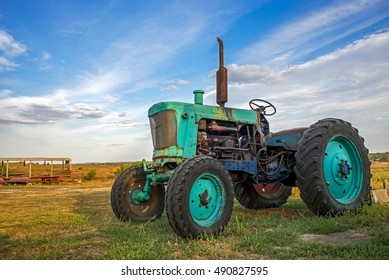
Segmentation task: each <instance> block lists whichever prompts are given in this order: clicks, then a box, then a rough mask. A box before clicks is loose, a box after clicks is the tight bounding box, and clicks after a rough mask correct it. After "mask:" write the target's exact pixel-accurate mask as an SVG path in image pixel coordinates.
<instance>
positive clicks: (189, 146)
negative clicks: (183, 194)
mask: <svg viewBox="0 0 389 280" xmlns="http://www.w3.org/2000/svg"><path fill="white" fill-rule="evenodd" d="M195 92H197V91H195ZM200 95H201V94H200ZM199 102H200V101H199ZM166 110H172V111H174V112H175V113H176V118H175V119H176V121H177V146H171V147H164V148H162V149H154V152H153V164H154V165H156V166H163V165H164V164H166V163H168V162H175V163H178V164H179V163H181V162H182V160H183V159H187V158H191V157H194V156H195V155H196V145H197V131H198V125H197V124H198V121H199V120H201V119H212V120H222V121H231V122H240V123H247V124H255V123H256V118H257V114H256V113H255V112H254V111H252V110H243V109H232V108H222V107H218V106H208V105H199V104H190V103H182V102H160V103H157V104H155V105H153V106H152V107H151V108H150V109H149V113H148V115H149V117H150V118H151V119H152V118H153V116H155V115H156V114H158V113H161V112H164V111H166Z"/></svg>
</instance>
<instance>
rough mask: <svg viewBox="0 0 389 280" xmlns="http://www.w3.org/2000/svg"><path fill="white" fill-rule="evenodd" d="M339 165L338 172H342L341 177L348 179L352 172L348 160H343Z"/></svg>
mask: <svg viewBox="0 0 389 280" xmlns="http://www.w3.org/2000/svg"><path fill="white" fill-rule="evenodd" d="M338 165H339V170H338V173H340V177H341V178H342V179H347V178H348V176H349V175H350V172H351V169H352V168H351V166H350V165H349V164H348V161H347V160H343V159H342V160H341V161H340V163H339V164H338Z"/></svg>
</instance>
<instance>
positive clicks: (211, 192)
mask: <svg viewBox="0 0 389 280" xmlns="http://www.w3.org/2000/svg"><path fill="white" fill-rule="evenodd" d="M224 196H225V195H224V187H223V183H222V182H221V180H220V179H219V178H218V177H217V176H215V175H212V174H203V175H201V176H199V177H198V178H197V179H196V181H195V182H194V184H193V185H192V188H191V190H190V194H189V211H190V214H191V216H192V218H193V220H194V221H195V222H196V224H198V225H199V226H202V227H209V226H211V225H213V224H214V223H215V222H216V221H217V220H219V218H220V217H221V215H222V213H223V209H224V201H225V198H224Z"/></svg>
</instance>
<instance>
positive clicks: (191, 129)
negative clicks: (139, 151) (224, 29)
mask: <svg viewBox="0 0 389 280" xmlns="http://www.w3.org/2000/svg"><path fill="white" fill-rule="evenodd" d="M217 39H218V42H219V54H220V66H219V70H218V71H217V74H216V77H217V82H216V101H217V104H219V106H209V105H204V104H203V94H204V91H202V90H195V91H194V103H193V104H192V103H182V102H160V103H157V104H155V105H153V106H152V107H151V108H150V109H149V112H148V115H149V120H150V128H151V135H152V140H153V145H154V151H153V160H152V163H151V164H147V163H146V162H145V161H143V164H142V165H140V166H136V167H132V168H129V169H127V170H125V171H123V172H122V173H121V174H120V175H119V176H118V177H117V178H116V180H115V182H114V184H113V186H112V191H111V205H112V209H113V212H114V213H115V215H116V217H117V218H118V219H119V220H123V221H129V220H132V221H149V220H153V219H157V218H159V217H161V215H162V213H163V211H164V209H165V208H166V214H167V218H168V220H169V223H170V225H171V227H172V229H173V230H174V231H175V232H176V233H177V234H178V235H179V236H181V237H184V238H197V237H200V236H202V235H204V234H206V235H217V234H219V233H220V232H221V231H223V229H224V228H225V227H226V226H227V224H228V222H229V220H230V217H231V213H232V206H233V203H234V198H236V200H237V201H238V202H239V203H240V204H241V205H243V206H244V207H246V208H248V209H263V208H270V207H281V206H282V205H283V204H284V203H286V202H287V199H288V197H289V196H290V195H291V190H292V187H294V186H296V185H297V186H298V187H299V188H300V190H301V198H302V199H303V200H304V202H305V203H306V204H307V206H308V207H309V209H311V210H312V211H313V212H315V213H317V214H318V215H337V214H342V213H343V212H345V211H356V210H357V209H358V208H360V207H361V205H362V204H363V203H364V202H365V201H366V200H367V197H368V194H369V190H370V177H371V175H370V162H369V160H368V157H367V155H368V150H367V149H366V148H365V146H364V142H363V138H361V137H360V136H359V135H358V131H357V130H356V129H355V128H353V127H352V126H351V125H350V124H349V123H347V122H345V121H343V120H340V119H323V120H320V121H318V122H317V123H315V124H313V125H311V126H310V127H309V128H294V129H288V130H283V131H279V132H275V133H274V132H271V130H270V125H269V122H268V120H267V117H268V116H271V115H274V114H275V113H276V108H275V106H274V105H273V104H271V103H270V102H268V101H265V100H263V99H253V100H251V101H250V102H249V107H250V109H249V110H243V109H235V108H228V107H225V103H226V102H227V101H228V94H227V90H228V88H227V84H228V83H227V69H226V68H225V67H224V59H223V42H222V40H221V39H220V38H217Z"/></svg>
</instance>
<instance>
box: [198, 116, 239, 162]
mask: <svg viewBox="0 0 389 280" xmlns="http://www.w3.org/2000/svg"><path fill="white" fill-rule="evenodd" d="M198 125H199V130H198V133H197V150H196V154H197V155H208V156H211V157H215V158H219V159H240V150H241V149H240V148H239V147H238V141H237V139H238V135H239V134H238V132H239V129H240V127H239V125H236V124H233V123H230V122H223V121H215V120H206V119H202V120H200V121H199V123H198Z"/></svg>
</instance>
